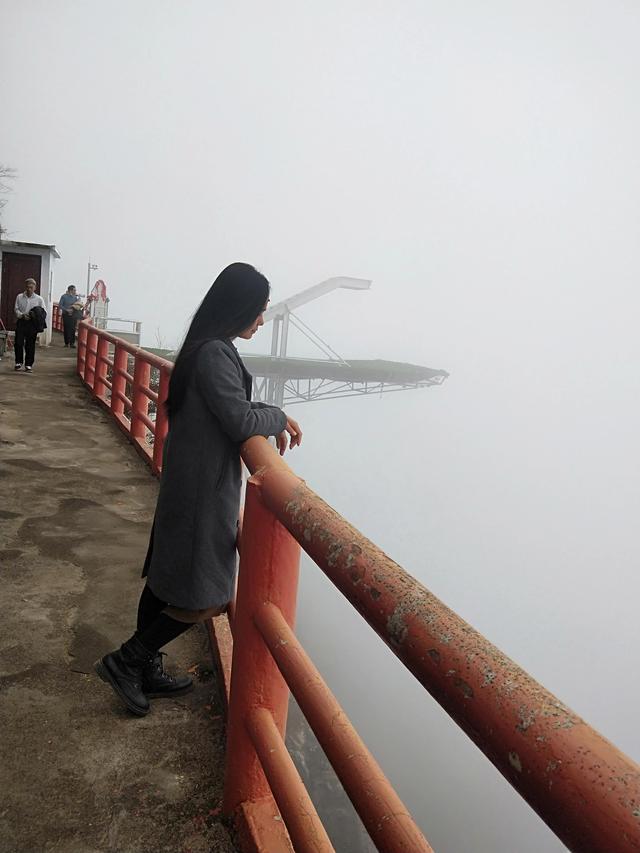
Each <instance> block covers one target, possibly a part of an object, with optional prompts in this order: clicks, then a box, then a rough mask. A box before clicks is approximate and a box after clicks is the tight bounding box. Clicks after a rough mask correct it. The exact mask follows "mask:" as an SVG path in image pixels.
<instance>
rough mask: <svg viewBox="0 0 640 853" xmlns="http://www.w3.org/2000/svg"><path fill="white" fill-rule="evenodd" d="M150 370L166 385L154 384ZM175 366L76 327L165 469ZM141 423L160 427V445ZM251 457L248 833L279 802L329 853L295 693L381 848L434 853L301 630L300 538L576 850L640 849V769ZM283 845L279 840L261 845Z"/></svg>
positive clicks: (237, 808)
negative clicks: (293, 727) (294, 716)
mask: <svg viewBox="0 0 640 853" xmlns="http://www.w3.org/2000/svg"><path fill="white" fill-rule="evenodd" d="M112 351H113V354H112V355H111V352H112ZM130 359H133V368H132V369H133V372H131V368H130V367H129V365H128V361H129V360H130ZM153 368H155V369H156V370H157V371H159V380H158V391H154V390H153V389H152V388H151V387H150V371H151V370H152V369H153ZM108 370H111V372H112V379H111V381H109V380H108V377H107V371H108ZM170 370H171V364H170V362H167V361H164V360H163V359H160V358H157V357H156V356H153V355H151V354H150V353H147V352H145V351H144V350H142V349H140V348H139V347H135V346H133V345H131V344H129V343H127V342H125V341H123V340H121V339H119V338H117V337H115V336H113V335H110V334H108V333H106V332H103V331H99V330H97V329H94V328H93V327H92V326H91V325H89V323H87V322H83V323H81V324H80V326H79V346H78V373H79V374H80V376H81V377H82V378H83V380H84V382H85V384H86V385H87V386H88V387H89V389H90V390H91V391H92V393H93V395H94V397H95V398H96V399H97V400H98V401H99V402H100V403H101V404H102V405H103V406H105V407H106V408H107V409H108V410H109V411H111V413H112V414H113V416H114V418H115V419H116V421H117V422H118V424H119V425H120V427H121V428H123V429H124V430H125V431H126V432H127V433H128V434H129V436H130V437H131V440H132V441H133V443H134V444H135V445H136V447H137V448H138V450H139V451H140V452H141V453H142V454H143V456H144V457H145V458H146V459H147V461H148V462H149V464H150V465H151V466H152V468H153V470H154V471H155V472H156V473H157V472H159V471H160V470H161V460H162V445H163V442H164V438H165V436H166V432H167V422H166V418H165V417H164V414H163V406H162V402H163V400H164V399H165V397H166V392H167V388H168V381H169V375H170ZM125 386H128V387H130V388H131V389H132V390H131V396H127V395H126V394H125ZM150 401H153V402H154V403H155V405H156V416H155V419H153V418H150V417H149V415H148V406H149V402H150ZM127 412H129V415H128V416H127V414H126V413H127ZM145 433H148V434H152V435H153V437H154V443H153V448H152V449H150V447H149V446H148V443H147V442H146V441H145V440H144V434H145ZM241 452H242V457H243V459H244V461H245V464H246V465H247V467H248V468H249V471H250V472H251V474H252V477H251V479H250V480H249V483H248V486H247V495H246V501H245V509H244V519H243V529H242V541H241V549H240V551H241V556H240V571H239V582H238V592H237V598H236V602H235V613H234V617H233V636H234V648H233V665H232V669H231V690H230V699H229V715H228V735H227V769H226V778H225V794H224V808H225V810H226V811H227V812H228V813H230V814H234V815H235V816H236V819H237V821H238V824H239V826H240V827H241V837H244V836H243V832H244V834H245V835H246V833H249V834H250V833H251V831H253V833H254V835H255V833H256V832H259V831H260V830H261V829H264V831H265V832H271V833H273V831H274V830H273V826H274V821H273V819H272V816H273V808H272V802H273V801H272V797H275V800H276V802H277V804H278V807H279V809H280V812H281V814H282V817H283V819H284V823H285V824H286V828H287V830H288V835H289V837H290V838H291V841H292V842H293V845H294V848H295V850H296V851H303V853H306V852H307V851H309V853H310V852H311V851H314V853H317V851H326V853H329V851H332V850H333V847H332V846H331V842H330V840H329V838H328V836H327V834H326V832H325V830H324V828H323V826H322V824H321V822H320V819H319V817H318V815H317V813H316V812H315V809H314V808H313V805H312V803H311V801H310V799H309V796H308V794H307V792H306V790H305V789H304V786H303V783H302V781H301V779H300V777H299V776H298V773H297V771H296V769H295V767H294V766H293V763H292V761H291V758H290V757H289V755H288V753H287V750H286V748H285V745H284V732H285V728H286V714H287V703H288V697H289V690H291V692H292V693H293V695H294V696H295V698H296V700H297V702H298V704H299V706H300V707H301V709H302V711H303V712H304V714H305V716H306V718H307V720H308V722H309V724H310V726H311V728H312V729H313V731H314V732H315V734H316V737H317V738H318V741H319V742H320V744H321V745H322V747H323V748H324V750H325V752H326V754H327V756H328V758H329V760H330V761H331V763H332V765H333V767H334V769H335V770H336V773H337V775H338V776H339V778H340V779H341V781H342V784H343V786H344V788H345V790H346V792H347V794H348V795H349V797H350V798H351V800H352V802H353V803H354V805H355V807H356V810H357V811H358V814H359V815H360V817H361V818H362V821H363V823H364V825H365V826H366V828H367V830H368V832H369V834H370V836H371V838H372V839H373V841H374V843H375V844H376V846H377V848H378V849H379V850H381V851H384V853H400V851H402V852H403V853H420V852H421V851H430V850H431V848H430V846H429V844H428V842H427V841H426V839H425V838H424V836H423V835H422V833H421V832H420V830H419V829H418V827H417V826H416V824H415V823H414V821H413V820H412V818H411V817H410V815H409V814H408V812H407V810H406V808H405V807H404V806H403V805H402V803H401V802H400V800H399V799H398V797H397V795H396V794H395V792H394V791H393V789H392V787H391V785H390V784H389V782H388V780H387V779H386V778H385V776H384V774H383V772H382V770H381V769H380V768H379V766H378V765H377V763H376V762H375V759H374V758H373V756H372V755H371V754H370V753H369V752H368V750H367V749H366V747H365V745H364V744H363V743H362V741H361V740H360V738H359V736H358V734H357V732H356V731H355V730H354V728H353V726H352V725H351V723H350V722H349V720H348V719H347V717H346V715H345V714H344V711H342V709H341V708H340V706H339V704H338V703H337V701H336V700H335V698H334V697H333V695H332V694H331V692H330V691H329V689H328V687H327V686H326V684H325V683H324V681H323V680H322V678H321V676H320V674H319V673H318V671H317V670H316V669H315V667H314V666H313V664H312V662H311V661H310V660H309V658H308V656H307V655H306V653H305V652H304V650H303V649H302V648H301V646H300V644H299V643H298V641H297V639H296V637H295V634H294V633H293V624H294V620H295V610H296V595H297V584H298V566H299V557H300V547H302V548H304V550H305V551H306V552H307V553H308V554H309V556H311V557H312V559H313V560H314V561H315V563H316V564H317V565H318V566H319V567H320V569H322V571H323V572H324V573H325V574H326V575H327V576H328V577H329V578H330V580H331V581H332V582H333V583H334V584H335V586H336V587H337V588H338V589H339V590H340V592H342V594H343V595H344V596H345V597H346V598H347V599H348V600H349V601H350V602H351V603H352V604H353V606H354V607H355V608H356V610H357V611H358V612H359V613H360V614H361V615H362V617H363V618H364V619H365V620H366V621H367V622H368V623H369V624H370V625H371V627H372V628H373V629H374V630H375V631H376V632H377V633H378V635H379V636H380V637H381V639H382V640H383V641H384V642H385V643H386V644H387V645H388V646H389V648H391V649H392V651H393V652H394V653H395V654H396V656H397V657H398V658H399V659H400V660H401V661H402V662H403V663H404V665H405V666H406V667H407V668H408V669H409V670H410V672H412V673H413V674H414V676H415V677H416V678H417V679H418V681H420V683H421V684H423V685H424V687H425V688H426V689H427V690H428V691H429V693H430V694H431V695H432V696H433V697H434V698H435V699H436V700H437V701H438V703H439V704H440V705H441V706H442V707H443V708H444V709H445V710H446V711H447V712H448V713H449V714H450V716H451V717H452V718H453V719H454V720H455V721H456V722H457V723H458V725H459V726H461V728H462V729H463V730H464V731H465V732H466V733H467V734H468V736H469V737H470V738H471V739H472V740H473V741H474V742H475V743H476V744H477V746H478V747H479V748H480V749H481V750H482V751H483V752H484V753H485V754H486V755H487V757H488V758H489V759H490V760H491V761H492V762H493V764H494V765H495V766H496V768H497V769H498V770H499V771H500V772H501V773H502V774H503V775H504V776H505V777H506V778H507V779H508V780H509V782H510V783H511V784H512V785H513V787H514V788H515V789H516V790H517V791H518V792H519V793H520V794H521V795H522V797H524V799H526V800H527V802H529V804H530V805H531V806H532V807H533V808H534V809H535V810H536V811H537V812H538V814H539V815H540V816H541V817H542V819H543V820H544V821H545V822H546V823H547V824H548V825H549V826H550V827H551V829H552V830H553V831H554V832H555V833H556V834H557V835H558V836H559V837H560V838H561V839H562V841H563V842H564V843H565V844H566V845H567V847H568V848H569V849H570V850H573V851H580V853H596V852H597V851H598V852H600V851H607V853H632V851H636V853H637V851H640V768H639V767H638V765H636V764H635V763H634V762H633V761H631V759H629V758H628V757H627V756H625V755H624V754H623V753H622V752H620V751H619V750H618V749H617V748H616V747H615V746H614V745H613V744H611V743H610V742H609V741H607V740H605V738H603V737H602V736H601V735H599V734H598V732H596V731H595V730H594V729H592V728H591V727H590V726H589V725H587V723H585V722H584V721H583V720H582V719H580V717H578V716H577V715H576V714H575V713H574V712H573V711H571V710H570V709H569V708H567V707H566V706H565V705H564V704H563V703H562V702H560V701H559V700H558V699H557V698H556V697H555V696H553V695H552V694H551V693H549V692H548V691H547V690H545V688H544V687H542V686H541V685H540V684H538V683H537V682H536V681H534V679H532V678H531V677H530V676H529V675H528V674H527V673H526V672H524V670H522V669H521V668H520V667H518V666H517V665H516V664H515V663H514V662H513V661H511V660H510V659H509V658H507V657H506V656H505V655H504V654H502V652H501V651H500V650H499V649H497V648H496V647H495V646H493V645H492V644H491V643H489V641H488V640H486V639H485V638H484V637H483V636H482V635H481V634H479V633H478V632H477V631H475V630H474V629H473V628H472V627H471V626H470V625H468V624H467V623H466V622H464V620H462V619H461V618H460V617H459V616H457V614H455V613H454V612H453V611H452V610H450V609H449V608H448V607H446V606H445V605H444V604H443V603H442V602H441V601H440V600H439V599H437V598H436V597H435V596H434V595H432V594H431V593H430V592H429V591H428V590H427V589H425V587H424V586H422V584H420V583H419V582H418V581H417V580H416V579H415V578H413V577H412V576H411V575H409V574H408V573H407V572H405V571H404V569H402V568H401V567H400V566H399V565H397V564H396V563H394V562H393V561H392V560H390V559H389V557H387V556H386V555H385V554H384V553H383V552H382V551H381V550H380V549H379V548H377V546H376V545H374V544H373V543H372V542H370V541H369V540H368V539H366V538H365V537H364V536H362V534H360V533H359V532H358V531H357V530H356V529H355V528H353V527H352V526H351V525H350V524H349V523H348V522H347V521H346V520H345V519H344V518H342V517H341V516H340V515H338V514H337V513H336V512H335V511H334V510H332V509H331V507H329V506H328V505H327V504H326V503H325V502H324V501H322V499H321V498H319V497H318V496H317V495H316V494H315V493H314V492H313V491H312V490H311V489H309V488H308V487H307V486H306V484H305V483H304V482H303V481H302V480H300V478H298V477H297V476H296V475H295V474H294V473H293V472H292V471H291V470H290V469H289V468H288V466H287V465H286V464H285V463H284V462H283V461H282V460H281V459H280V457H279V456H278V454H277V453H276V452H275V450H274V449H273V448H272V447H271V446H270V445H269V444H268V442H267V441H266V440H265V439H263V438H261V437H254V438H251V439H249V440H248V441H247V442H245V443H244V445H243V446H242V448H241ZM280 826H281V824H280ZM274 838H275V836H273V834H272V835H271V839H274ZM288 844H289V842H288V839H287V837H286V836H284V835H282V836H278V837H277V838H276V839H275V840H271V841H269V842H267V843H266V844H265V843H263V846H262V848H260V849H269V850H270V851H272V850H273V851H276V850H278V851H279V850H281V849H282V850H284V849H290V847H288Z"/></svg>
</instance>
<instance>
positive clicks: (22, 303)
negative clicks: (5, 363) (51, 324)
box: [15, 278, 46, 373]
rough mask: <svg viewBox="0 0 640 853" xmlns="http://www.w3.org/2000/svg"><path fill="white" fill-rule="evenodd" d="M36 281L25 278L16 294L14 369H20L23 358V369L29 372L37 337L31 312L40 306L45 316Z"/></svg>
mask: <svg viewBox="0 0 640 853" xmlns="http://www.w3.org/2000/svg"><path fill="white" fill-rule="evenodd" d="M35 291H36V282H35V279H33V278H28V279H26V281H25V283H24V293H19V294H18V295H17V296H16V304H15V314H16V339H15V356H16V370H20V369H21V367H22V364H23V359H24V369H25V370H26V371H27V373H31V368H32V367H33V362H34V360H35V357H36V338H37V337H38V326H37V325H36V322H34V319H33V316H32V314H31V312H32V310H33V309H34V308H40V309H41V310H42V311H43V312H44V316H46V311H45V307H44V300H43V299H42V297H41V296H39V295H38V294H37V293H36V292H35Z"/></svg>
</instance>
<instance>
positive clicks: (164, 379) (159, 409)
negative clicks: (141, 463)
mask: <svg viewBox="0 0 640 853" xmlns="http://www.w3.org/2000/svg"><path fill="white" fill-rule="evenodd" d="M170 378H171V374H170V373H169V371H168V370H167V369H166V368H165V367H162V368H160V382H159V385H158V404H157V406H156V429H155V433H154V436H153V461H152V465H151V467H152V469H153V473H154V474H159V473H160V471H161V470H162V450H163V448H164V440H165V438H166V437H167V432H168V430H169V420H168V418H167V410H166V407H165V402H166V400H167V396H168V393H169V380H170Z"/></svg>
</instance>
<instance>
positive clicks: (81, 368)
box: [77, 323, 89, 380]
mask: <svg viewBox="0 0 640 853" xmlns="http://www.w3.org/2000/svg"><path fill="white" fill-rule="evenodd" d="M88 335H89V326H88V325H87V324H86V323H80V324H79V325H78V350H77V353H78V355H77V359H78V360H77V371H78V376H80V378H81V379H82V380H84V378H85V374H86V372H87V337H88Z"/></svg>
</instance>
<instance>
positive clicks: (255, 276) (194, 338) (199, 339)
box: [166, 263, 269, 417]
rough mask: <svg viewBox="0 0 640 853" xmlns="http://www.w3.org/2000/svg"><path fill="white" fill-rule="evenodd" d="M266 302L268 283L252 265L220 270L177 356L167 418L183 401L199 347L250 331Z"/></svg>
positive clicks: (231, 265) (168, 399)
mask: <svg viewBox="0 0 640 853" xmlns="http://www.w3.org/2000/svg"><path fill="white" fill-rule="evenodd" d="M268 299H269V282H268V281H267V279H266V278H265V277H264V276H263V275H262V273H260V272H258V270H257V269H255V267H252V266H251V264H241V263H236V264H230V265H229V266H228V267H226V268H225V269H223V270H222V272H221V273H220V275H219V276H218V277H217V279H216V280H215V281H214V282H213V284H212V285H211V287H210V288H209V290H208V292H207V295H206V296H205V297H204V299H203V300H202V302H201V304H200V307H199V308H198V310H197V311H196V313H195V314H194V316H193V320H192V321H191V325H190V326H189V331H188V332H187V336H186V337H185V339H184V343H183V344H182V347H181V348H180V352H179V353H178V357H177V359H176V362H175V365H174V367H173V371H172V373H171V381H170V382H169V395H168V397H167V402H166V406H167V412H168V413H169V417H172V416H173V415H175V414H176V412H177V411H178V409H179V408H180V406H181V405H182V403H183V401H184V396H185V394H186V391H187V384H188V381H189V376H190V375H191V373H192V372H193V368H194V367H195V360H196V356H197V355H198V350H199V349H200V347H201V346H202V345H203V344H206V343H207V341H211V340H214V339H216V338H233V337H235V336H236V335H238V334H239V333H240V332H242V331H244V330H245V329H247V328H249V326H250V325H251V324H252V323H253V322H254V321H255V320H256V319H257V317H258V315H259V314H261V313H262V311H263V310H264V307H265V305H266V304H267V300H268Z"/></svg>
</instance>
